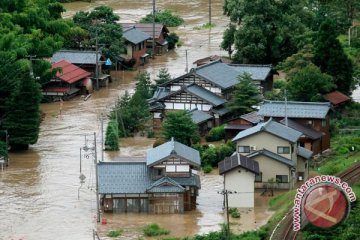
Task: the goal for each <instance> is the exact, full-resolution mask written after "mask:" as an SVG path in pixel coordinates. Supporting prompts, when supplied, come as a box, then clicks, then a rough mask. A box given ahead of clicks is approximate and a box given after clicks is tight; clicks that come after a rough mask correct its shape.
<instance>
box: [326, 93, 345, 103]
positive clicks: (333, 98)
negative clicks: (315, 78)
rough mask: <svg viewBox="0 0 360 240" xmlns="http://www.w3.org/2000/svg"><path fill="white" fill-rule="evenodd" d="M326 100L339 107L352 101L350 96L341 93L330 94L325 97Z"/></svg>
mask: <svg viewBox="0 0 360 240" xmlns="http://www.w3.org/2000/svg"><path fill="white" fill-rule="evenodd" d="M324 98H325V99H326V100H328V101H329V102H331V104H332V105H339V104H341V103H344V102H347V101H349V100H350V98H349V97H348V96H346V95H345V94H343V93H341V92H339V91H333V92H331V93H328V94H326V95H325V96H324Z"/></svg>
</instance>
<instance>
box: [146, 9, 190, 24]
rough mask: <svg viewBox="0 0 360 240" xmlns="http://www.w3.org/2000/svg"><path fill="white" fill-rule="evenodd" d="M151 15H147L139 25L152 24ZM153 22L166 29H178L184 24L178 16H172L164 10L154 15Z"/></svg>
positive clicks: (171, 13)
mask: <svg viewBox="0 0 360 240" xmlns="http://www.w3.org/2000/svg"><path fill="white" fill-rule="evenodd" d="M152 22H153V14H152V13H149V14H147V15H146V16H145V17H143V18H142V19H141V20H140V23H152ZM155 22H157V23H162V24H164V25H166V26H167V27H178V26H180V25H181V24H183V23H184V19H183V18H181V17H180V16H178V15H175V14H173V12H172V11H170V10H167V9H165V10H164V11H158V12H156V13H155Z"/></svg>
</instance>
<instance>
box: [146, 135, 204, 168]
mask: <svg viewBox="0 0 360 240" xmlns="http://www.w3.org/2000/svg"><path fill="white" fill-rule="evenodd" d="M171 155H176V156H178V157H180V158H182V159H184V160H187V161H188V162H190V163H192V164H193V165H195V166H200V164H201V161H200V154H199V151H197V150H195V149H193V148H191V147H188V146H186V145H184V144H182V143H179V142H176V141H174V140H173V139H172V140H171V141H169V142H166V143H164V144H161V145H160V146H157V147H155V148H152V149H149V150H147V153H146V163H147V165H148V166H153V165H155V164H157V163H158V162H160V161H163V160H165V158H167V157H169V156H171Z"/></svg>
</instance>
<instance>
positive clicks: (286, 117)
mask: <svg viewBox="0 0 360 240" xmlns="http://www.w3.org/2000/svg"><path fill="white" fill-rule="evenodd" d="M285 126H287V127H288V116H287V91H286V89H285Z"/></svg>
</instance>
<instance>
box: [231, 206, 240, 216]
mask: <svg viewBox="0 0 360 240" xmlns="http://www.w3.org/2000/svg"><path fill="white" fill-rule="evenodd" d="M228 214H229V215H230V216H231V217H232V218H240V213H239V211H238V209H237V208H230V209H229V211H228Z"/></svg>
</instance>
